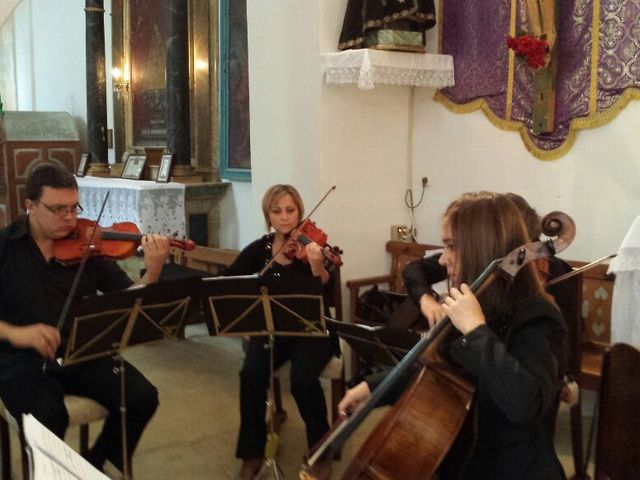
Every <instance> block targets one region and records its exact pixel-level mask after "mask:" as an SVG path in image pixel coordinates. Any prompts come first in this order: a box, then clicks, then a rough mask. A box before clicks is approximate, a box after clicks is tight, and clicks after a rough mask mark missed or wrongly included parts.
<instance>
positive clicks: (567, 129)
mask: <svg viewBox="0 0 640 480" xmlns="http://www.w3.org/2000/svg"><path fill="white" fill-rule="evenodd" d="M512 1H513V2H516V9H515V16H514V17H513V18H512V16H511V14H512V10H511V5H512ZM556 1H557V2H559V22H558V32H557V35H558V36H557V40H556V47H555V48H557V49H558V68H557V83H556V112H555V128H554V131H553V132H551V133H545V134H536V133H534V131H533V130H532V120H531V112H532V98H533V97H532V92H533V81H532V79H533V72H534V70H532V69H530V68H529V67H528V66H527V63H526V61H525V60H524V59H523V58H518V57H516V58H515V62H513V64H512V65H513V69H512V70H511V67H510V62H509V50H508V48H507V41H506V38H507V36H508V35H509V34H510V31H511V28H512V27H515V34H516V36H517V35H519V34H522V33H525V32H526V31H528V28H527V23H526V20H527V18H526V15H527V13H526V12H527V8H526V3H525V0H494V1H491V2H469V1H465V0H447V1H446V2H441V5H440V6H441V14H442V23H441V29H442V43H441V50H442V53H444V54H449V55H452V56H453V60H454V64H455V81H456V83H455V87H450V88H446V89H442V90H440V91H439V93H438V94H437V95H436V98H438V99H439V100H440V101H442V102H443V103H444V104H445V105H447V106H448V107H449V108H450V109H452V110H454V111H467V112H468V111H471V110H475V109H477V108H482V109H483V110H484V111H485V113H487V115H488V116H489V118H490V119H491V121H492V122H493V123H495V124H497V125H498V126H500V127H501V128H505V129H509V130H514V129H520V131H521V133H522V136H523V139H524V140H525V144H526V145H527V148H529V150H530V151H531V152H532V153H533V154H534V155H536V156H537V157H539V158H557V157H559V156H560V155H562V154H563V153H565V152H566V151H567V150H568V149H569V148H570V145H571V143H572V142H571V140H572V139H573V135H575V130H576V129H578V128H590V127H595V126H599V125H602V124H604V123H606V122H607V121H609V120H610V119H612V118H613V117H614V116H615V115H616V114H617V113H618V112H619V111H620V110H621V109H622V108H624V106H625V105H626V103H627V102H628V100H629V99H631V98H633V97H635V98H640V90H637V89H638V88H640V1H638V0H556ZM594 8H596V9H597V16H596V17H595V18H594ZM594 25H595V28H598V34H597V35H593V32H594ZM594 40H595V41H594ZM592 58H595V59H596V61H597V65H592ZM592 72H594V73H595V74H596V75H597V80H595V79H594V81H593V82H592V81H591V76H592ZM510 78H512V82H509V79H510ZM510 86H511V88H510ZM630 87H631V89H630ZM627 89H629V90H627ZM509 100H510V102H509V103H510V105H509V107H508V106H507V103H508V101H509Z"/></svg>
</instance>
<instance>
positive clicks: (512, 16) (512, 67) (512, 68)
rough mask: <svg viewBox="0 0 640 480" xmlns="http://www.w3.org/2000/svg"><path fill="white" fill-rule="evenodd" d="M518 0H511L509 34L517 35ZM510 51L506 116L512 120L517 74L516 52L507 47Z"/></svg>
mask: <svg viewBox="0 0 640 480" xmlns="http://www.w3.org/2000/svg"><path fill="white" fill-rule="evenodd" d="M516 5H517V4H516V0H511V13H510V18H509V35H511V36H512V37H515V36H516V13H517V11H516ZM507 52H509V69H508V70H507V105H506V108H505V109H504V118H505V119H506V120H511V110H512V108H513V107H512V104H513V81H514V80H513V77H514V75H515V63H516V52H514V51H513V50H511V49H510V48H509V49H507Z"/></svg>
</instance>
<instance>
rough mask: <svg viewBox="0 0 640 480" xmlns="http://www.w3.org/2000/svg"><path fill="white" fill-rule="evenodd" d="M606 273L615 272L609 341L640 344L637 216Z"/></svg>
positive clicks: (639, 224) (639, 233)
mask: <svg viewBox="0 0 640 480" xmlns="http://www.w3.org/2000/svg"><path fill="white" fill-rule="evenodd" d="M609 273H615V274H616V280H615V283H614V284H613V300H612V304H611V343H619V342H623V343H628V344H630V345H633V346H634V347H636V348H640V216H638V217H637V218H636V219H635V221H634V222H633V224H632V225H631V228H629V231H628V232H627V234H626V235H625V237H624V240H623V241H622V245H620V249H619V250H618V256H617V257H616V258H614V259H613V260H612V261H611V265H610V266H609Z"/></svg>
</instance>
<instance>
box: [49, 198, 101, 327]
mask: <svg viewBox="0 0 640 480" xmlns="http://www.w3.org/2000/svg"><path fill="white" fill-rule="evenodd" d="M109 192H110V190H107V194H106V195H105V196H104V200H103V201H102V206H101V207H100V213H98V218H96V222H95V224H94V228H93V230H92V231H91V235H90V236H89V240H88V242H87V248H86V249H85V251H84V253H83V254H82V259H81V260H80V265H79V266H78V270H77V271H76V275H75V277H73V283H72V284H71V289H70V290H69V293H68V294H67V299H66V300H65V302H64V307H63V308H62V312H60V318H58V324H57V326H56V327H57V329H58V331H60V332H61V331H62V327H63V326H64V322H65V321H66V320H67V315H68V314H69V309H70V308H71V302H72V301H73V297H74V296H75V294H76V290H77V289H78V284H79V283H80V277H81V276H82V272H83V271H84V266H85V264H86V263H87V258H89V249H90V247H91V242H93V236H94V235H95V233H96V230H97V229H98V228H97V227H98V223H99V222H100V218H101V217H102V212H104V207H105V206H106V204H107V199H108V198H109Z"/></svg>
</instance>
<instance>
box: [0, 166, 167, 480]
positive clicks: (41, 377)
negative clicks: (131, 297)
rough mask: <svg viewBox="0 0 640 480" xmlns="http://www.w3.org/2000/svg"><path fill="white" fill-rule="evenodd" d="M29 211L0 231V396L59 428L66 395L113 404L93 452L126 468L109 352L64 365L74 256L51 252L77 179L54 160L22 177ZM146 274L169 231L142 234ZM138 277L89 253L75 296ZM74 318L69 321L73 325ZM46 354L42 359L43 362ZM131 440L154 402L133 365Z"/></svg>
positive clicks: (69, 212)
mask: <svg viewBox="0 0 640 480" xmlns="http://www.w3.org/2000/svg"><path fill="white" fill-rule="evenodd" d="M26 196H27V200H26V207H27V212H28V215H27V216H26V218H21V219H19V220H17V221H15V222H14V223H13V224H11V225H10V226H9V227H7V228H4V229H3V230H1V231H0V398H2V401H3V402H4V404H5V406H6V407H7V408H8V410H9V411H10V412H11V414H12V415H13V416H14V417H16V418H18V419H21V417H22V416H21V414H22V413H31V414H33V415H34V416H35V417H36V418H37V419H38V420H39V421H40V422H41V423H43V424H44V425H45V426H46V427H47V428H49V429H50V430H51V431H53V432H54V433H55V434H56V435H58V436H59V437H61V438H62V437H64V433H65V430H66V428H67V424H68V421H69V417H68V414H67V411H66V409H65V405H64V401H63V397H64V395H66V394H74V395H80V396H86V397H90V398H92V399H94V400H96V401H97V402H99V403H101V404H102V405H104V406H105V407H106V408H107V409H108V410H109V416H108V418H107V420H106V421H105V424H104V428H103V430H102V432H101V434H100V436H99V437H98V439H97V440H96V442H95V444H94V445H93V447H92V449H91V450H90V452H89V455H88V459H89V461H90V462H91V463H92V464H93V465H94V466H96V467H97V468H98V469H101V468H102V466H103V464H104V462H105V460H110V461H111V462H112V463H113V464H114V465H115V466H116V467H117V468H119V469H120V470H122V468H123V459H122V447H121V433H120V413H119V407H120V378H119V376H117V375H116V374H114V366H117V364H116V363H115V361H114V360H113V359H111V358H100V359H96V360H91V361H88V362H84V363H80V364H77V365H74V366H69V367H65V368H61V367H60V366H59V365H58V363H57V362H55V359H56V358H57V357H58V356H61V354H62V347H61V342H62V341H63V340H64V338H65V336H66V333H67V331H66V330H65V329H63V331H62V332H59V331H58V329H57V328H56V325H57V323H58V320H59V316H60V314H61V312H62V311H63V307H64V304H65V302H66V299H67V294H68V293H69V291H70V288H71V285H72V283H73V279H74V276H75V273H76V271H77V269H78V265H77V264H75V265H64V264H62V263H60V262H58V261H57V260H56V259H55V258H54V257H53V252H54V242H55V241H56V240H59V239H61V238H65V237H66V236H68V235H69V234H70V233H71V232H72V231H73V230H74V228H75V225H76V222H77V215H78V213H79V212H80V211H81V207H80V205H79V204H78V185H77V183H76V180H75V178H74V176H73V175H72V174H71V173H69V172H67V171H66V170H64V169H63V168H62V167H59V166H57V165H54V164H45V165H43V166H40V167H38V168H36V169H35V170H34V171H33V172H32V173H31V175H30V176H29V178H28V179H27V183H26ZM142 246H143V249H144V253H145V265H146V267H147V273H146V274H145V276H144V277H143V278H142V279H141V281H142V282H144V283H152V282H155V281H157V280H158V278H159V275H160V270H161V269H162V265H163V263H164V261H165V260H166V258H167V255H168V252H169V243H168V239H166V238H164V237H160V236H156V235H149V236H145V237H144V238H143V239H142ZM131 284H132V281H131V280H130V279H129V278H128V277H127V275H126V274H125V273H124V272H123V271H122V270H121V269H120V268H119V267H118V266H117V264H116V263H115V262H113V261H110V260H106V259H104V258H101V257H91V258H89V259H88V261H87V263H86V268H85V270H84V272H83V276H82V279H81V281H80V282H79V288H78V291H77V292H76V296H77V297H80V296H84V295H95V294H96V291H97V290H99V291H102V292H111V291H117V290H122V289H125V288H127V287H129V286H130V285H131ZM68 324H69V322H67V326H69V325H68ZM43 361H46V362H47V363H46V364H45V365H46V366H45V368H43ZM126 369H127V370H126V371H127V374H126V376H125V379H126V401H127V403H126V408H127V447H128V454H129V456H130V455H131V454H132V453H133V450H134V449H135V447H136V445H137V443H138V440H139V439H140V436H141V435H142V431H143V430H144V428H145V426H146V424H147V423H148V421H149V420H150V419H151V417H152V416H153V414H154V412H155V410H156V407H157V405H158V398H157V391H156V389H155V387H154V386H153V385H151V383H149V381H148V380H147V379H146V378H145V377H144V376H143V375H142V374H141V373H140V372H139V371H138V370H136V369H135V367H133V366H132V365H129V364H127V366H126Z"/></svg>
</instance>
